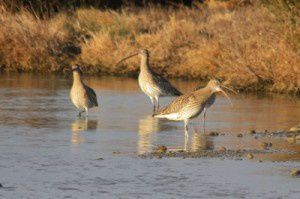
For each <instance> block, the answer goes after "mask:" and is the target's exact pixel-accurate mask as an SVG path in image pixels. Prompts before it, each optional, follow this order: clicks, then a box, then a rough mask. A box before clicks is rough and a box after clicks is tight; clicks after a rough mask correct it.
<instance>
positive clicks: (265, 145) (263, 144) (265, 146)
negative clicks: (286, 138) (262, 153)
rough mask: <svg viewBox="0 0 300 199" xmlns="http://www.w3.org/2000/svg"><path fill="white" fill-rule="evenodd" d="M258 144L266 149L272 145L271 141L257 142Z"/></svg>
mask: <svg viewBox="0 0 300 199" xmlns="http://www.w3.org/2000/svg"><path fill="white" fill-rule="evenodd" d="M259 146H260V147H261V148H263V149H267V148H268V147H272V146H273V144H272V143H271V142H261V143H259Z"/></svg>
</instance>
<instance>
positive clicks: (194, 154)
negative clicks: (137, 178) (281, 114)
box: [138, 130, 300, 162]
mask: <svg viewBox="0 0 300 199" xmlns="http://www.w3.org/2000/svg"><path fill="white" fill-rule="evenodd" d="M207 135H208V136H210V137H218V136H222V137H224V136H230V134H228V133H218V132H213V131H212V132H210V133H207ZM249 136H251V137H253V138H254V139H257V142H258V145H259V149H246V148H241V149H227V148H226V147H218V148H216V149H204V150H197V151H188V150H183V149H180V150H172V149H171V150H169V149H168V147H167V146H164V145H159V146H156V147H154V148H153V151H152V152H150V153H145V154H140V155H138V157H140V158H159V159H160V158H221V159H224V158H227V159H234V160H243V159H256V160H257V161H258V162H261V161H262V159H266V158H260V157H259V156H257V155H266V156H268V155H293V156H297V157H299V159H298V158H296V159H294V160H296V161H297V160H300V152H299V151H290V150H287V149H274V148H273V143H272V142H271V141H270V142H263V141H261V140H260V139H262V138H278V139H281V140H284V141H288V142H289V143H296V142H297V141H299V140H300V131H298V130H297V131H294V132H293V131H287V132H284V131H283V132H269V131H267V130H266V131H265V132H256V131H254V130H252V131H250V132H249V133H244V134H237V135H236V137H238V138H239V139H244V138H245V139H249Z"/></svg>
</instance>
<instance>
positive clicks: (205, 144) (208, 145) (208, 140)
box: [190, 131, 214, 151]
mask: <svg viewBox="0 0 300 199" xmlns="http://www.w3.org/2000/svg"><path fill="white" fill-rule="evenodd" d="M213 149H214V142H213V140H212V137H210V136H208V135H206V134H204V133H202V132H200V131H195V132H194V134H193V137H192V139H191V149H190V150H191V151H200V150H213Z"/></svg>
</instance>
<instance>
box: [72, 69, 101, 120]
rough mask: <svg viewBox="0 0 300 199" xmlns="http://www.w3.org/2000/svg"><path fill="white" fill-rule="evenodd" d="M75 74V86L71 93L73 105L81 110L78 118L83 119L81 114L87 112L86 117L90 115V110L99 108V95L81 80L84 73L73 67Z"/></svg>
mask: <svg viewBox="0 0 300 199" xmlns="http://www.w3.org/2000/svg"><path fill="white" fill-rule="evenodd" d="M72 72H73V85H72V88H71V92H70V98H71V101H72V102H73V104H74V105H75V106H76V108H77V109H79V114H78V117H81V113H83V112H86V116H88V115H89V108H92V107H97V106H98V102H97V95H96V93H95V91H94V90H93V89H92V88H90V87H88V86H87V85H85V84H84V83H83V81H82V79H81V75H82V71H81V70H80V68H79V66H77V65H74V66H72Z"/></svg>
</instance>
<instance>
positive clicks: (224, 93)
mask: <svg viewBox="0 0 300 199" xmlns="http://www.w3.org/2000/svg"><path fill="white" fill-rule="evenodd" d="M220 92H221V93H222V94H223V95H224V96H225V97H226V98H227V99H228V101H229V103H230V105H231V106H233V104H232V101H231V99H230V97H229V96H228V95H227V94H226V92H225V91H223V90H222V89H220Z"/></svg>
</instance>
